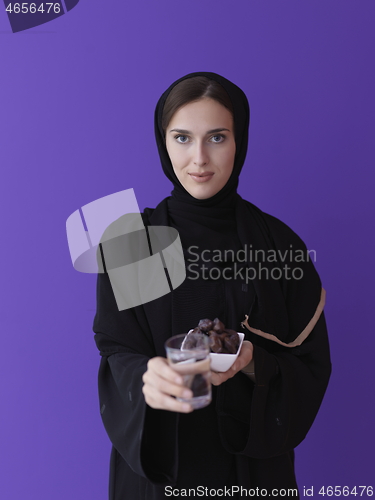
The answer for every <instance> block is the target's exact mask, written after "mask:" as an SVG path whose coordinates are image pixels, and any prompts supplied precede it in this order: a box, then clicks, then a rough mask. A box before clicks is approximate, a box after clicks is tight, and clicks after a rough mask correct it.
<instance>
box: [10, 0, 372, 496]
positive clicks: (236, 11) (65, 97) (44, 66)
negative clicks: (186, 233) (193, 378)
mask: <svg viewBox="0 0 375 500" xmlns="http://www.w3.org/2000/svg"><path fill="white" fill-rule="evenodd" d="M374 18H375V2H374V1H373V0H360V1H354V0H324V1H323V0H303V1H302V0H296V1H292V0H277V1H271V0H264V1H260V0H257V1H255V0H242V1H229V0H227V1H225V2H224V1H217V2H208V1H207V2H206V1H202V0H199V1H197V0H189V2H175V1H169V0H168V1H165V0H164V1H159V2H151V1H149V2H143V3H141V2H136V1H134V0H133V1H131V2H130V1H126V2H124V1H122V0H121V1H120V0H117V1H112V2H105V1H98V0H90V1H83V0H82V1H81V2H79V4H78V5H77V7H76V8H75V9H73V10H72V11H71V12H70V13H68V14H66V15H64V16H62V17H61V18H58V19H56V20H55V21H53V22H50V23H48V24H45V25H43V26H39V27H37V28H34V29H32V30H29V31H25V32H21V33H18V34H12V33H11V29H10V26H9V21H8V18H7V16H6V13H5V11H1V12H0V61H1V62H0V64H1V66H0V68H1V80H0V82H1V83H0V85H1V92H0V110H1V111H0V112H1V121H0V158H1V184H0V200H1V221H2V222H1V227H2V234H3V240H2V245H1V262H2V280H1V283H2V284H1V306H2V307H1V311H2V312H1V315H2V318H1V319H2V321H1V339H2V345H1V347H2V349H1V353H2V354H1V364H0V366H1V373H0V376H1V405H2V408H1V431H0V432H1V455H0V457H1V458H0V460H1V464H0V497H1V498H4V499H6V500H19V499H21V498H24V499H27V500H34V499H38V500H51V499H53V500H66V499H73V500H82V499H85V500H86V499H90V500H105V499H106V498H107V480H108V468H109V452H110V442H109V439H108V438H107V435H106V433H105V430H104V427H103V426H102V422H101V419H100V413H99V405H98V398H97V385H96V382H97V369H98V365H99V354H98V351H97V349H96V346H95V344H94V340H93V333H92V330H91V327H92V321H93V316H94V310H95V282H96V276H95V275H86V274H81V273H78V272H76V271H75V270H74V269H73V267H72V264H71V261H70V256H69V251H68V247H67V240H66V235H65V221H66V219H67V218H68V216H69V215H70V214H71V213H72V212H74V211H75V210H76V209H77V208H79V207H81V206H82V205H85V204H86V203H89V202H90V201H93V200H95V199H98V198H101V197H102V196H106V195H108V194H111V193H114V192H117V191H120V190H123V189H127V188H130V187H132V188H134V190H135V193H136V196H137V198H138V202H139V205H140V208H141V209H143V208H144V207H145V206H150V207H154V206H155V205H156V204H157V203H158V202H159V201H160V200H161V199H162V198H164V197H165V196H167V195H168V194H169V192H170V187H171V186H170V183H169V181H168V180H167V179H166V178H164V177H163V174H162V171H161V167H160V163H159V158H158V154H157V150H156V146H155V141H154V135H153V112H154V107H155V104H156V102H157V100H158V98H159V96H160V95H161V93H162V92H163V91H164V90H165V89H166V88H167V87H168V86H169V84H170V83H171V82H172V81H174V80H175V79H177V78H179V77H180V76H182V75H184V74H186V73H189V72H192V71H214V72H217V73H221V74H223V75H224V76H226V77H227V78H229V79H230V80H232V81H233V82H235V83H236V84H237V85H239V86H240V87H241V88H242V89H243V90H244V91H245V92H246V94H247V96H248V98H249V101H250V106H251V126H250V142H249V151H248V156H247V161H246V164H245V167H244V169H243V173H242V175H241V181H240V190H239V192H240V194H241V195H242V196H243V197H244V198H246V199H248V200H250V201H252V202H253V203H255V204H256V205H258V206H259V207H260V208H261V209H263V210H264V211H266V212H268V213H271V214H273V215H275V216H277V217H279V218H280V219H282V220H283V221H284V222H286V223H287V224H289V225H290V226H291V227H292V228H293V229H294V230H295V231H296V232H297V233H298V234H299V235H300V236H301V237H302V238H303V239H304V240H305V242H306V244H307V247H308V248H309V249H315V250H316V251H317V262H316V267H317V269H318V271H319V273H320V275H321V278H322V282H323V286H324V287H325V288H326V290H327V305H326V316H327V322H328V326H329V333H330V338H331V348H332V359H333V374H332V379H331V383H330V386H329V389H328V391H327V395H326V398H325V400H324V402H323V405H322V407H321V411H320V413H319V415H318V417H317V419H316V421H315V424H314V426H313V428H312V430H311V431H310V433H309V434H308V436H307V438H306V439H305V441H304V442H303V443H302V444H301V445H300V446H299V447H298V448H297V451H296V456H297V474H298V481H299V485H300V487H301V490H302V488H303V486H306V487H311V486H313V485H314V486H315V488H318V487H320V486H322V485H324V486H328V485H333V486H335V485H341V486H344V485H348V486H354V485H369V484H374V472H373V467H374V466H373V449H374V417H375V415H374V363H373V349H374V347H375V342H374V326H373V310H372V309H371V306H372V305H373V300H374V293H373V290H374V286H373V283H374V261H373V255H374V234H373V227H374V224H373V215H374V202H373V199H374V180H375V179H374V177H375V175H374V166H375V165H374V132H375V120H374V100H375V98H374V89H375V72H374V52H375V50H374V48H375V30H374ZM314 496H315V498H321V497H319V496H318V495H317V494H316V495H314ZM130 500H131V499H130Z"/></svg>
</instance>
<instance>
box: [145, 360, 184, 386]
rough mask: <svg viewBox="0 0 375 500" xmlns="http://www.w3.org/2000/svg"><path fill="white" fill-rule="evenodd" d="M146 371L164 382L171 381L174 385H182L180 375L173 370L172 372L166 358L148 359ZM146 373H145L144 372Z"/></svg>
mask: <svg viewBox="0 0 375 500" xmlns="http://www.w3.org/2000/svg"><path fill="white" fill-rule="evenodd" d="M147 367H148V370H150V371H152V372H154V373H156V374H158V375H159V376H160V377H162V378H164V379H165V380H169V381H171V382H172V381H173V382H174V383H176V384H179V385H182V384H183V379H182V377H181V375H179V374H178V373H177V372H176V371H175V370H173V369H172V368H171V367H170V366H169V364H168V361H167V360H166V358H162V357H160V356H158V357H156V358H152V359H150V361H149V362H148V363H147ZM146 373H147V372H146Z"/></svg>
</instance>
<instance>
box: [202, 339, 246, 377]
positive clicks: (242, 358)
mask: <svg viewBox="0 0 375 500" xmlns="http://www.w3.org/2000/svg"><path fill="white" fill-rule="evenodd" d="M252 359H253V344H252V343H251V342H249V341H248V340H244V341H243V343H242V348H241V351H240V353H239V355H238V358H237V359H236V361H235V362H234V363H233V365H232V366H231V367H230V368H229V370H227V371H226V372H220V373H219V372H211V382H212V384H213V385H220V384H222V383H223V382H226V381H227V380H228V378H232V377H234V375H236V373H238V372H239V371H240V370H242V369H243V368H245V366H247V365H248V364H249V363H250V361H251V360H252Z"/></svg>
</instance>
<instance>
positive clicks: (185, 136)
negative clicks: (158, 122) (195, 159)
mask: <svg viewBox="0 0 375 500" xmlns="http://www.w3.org/2000/svg"><path fill="white" fill-rule="evenodd" d="M174 138H175V139H176V141H177V142H179V143H180V144H185V143H186V142H188V139H189V138H188V136H187V135H175V137H174ZM180 139H181V140H180Z"/></svg>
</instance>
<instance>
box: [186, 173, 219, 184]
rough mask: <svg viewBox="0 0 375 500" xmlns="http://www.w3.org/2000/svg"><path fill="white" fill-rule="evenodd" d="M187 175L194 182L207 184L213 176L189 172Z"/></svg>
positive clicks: (212, 174)
mask: <svg viewBox="0 0 375 500" xmlns="http://www.w3.org/2000/svg"><path fill="white" fill-rule="evenodd" d="M189 175H190V177H191V178H192V179H193V180H194V181H195V182H208V181H209V180H210V179H212V177H213V176H214V172H202V173H200V172H190V173H189Z"/></svg>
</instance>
